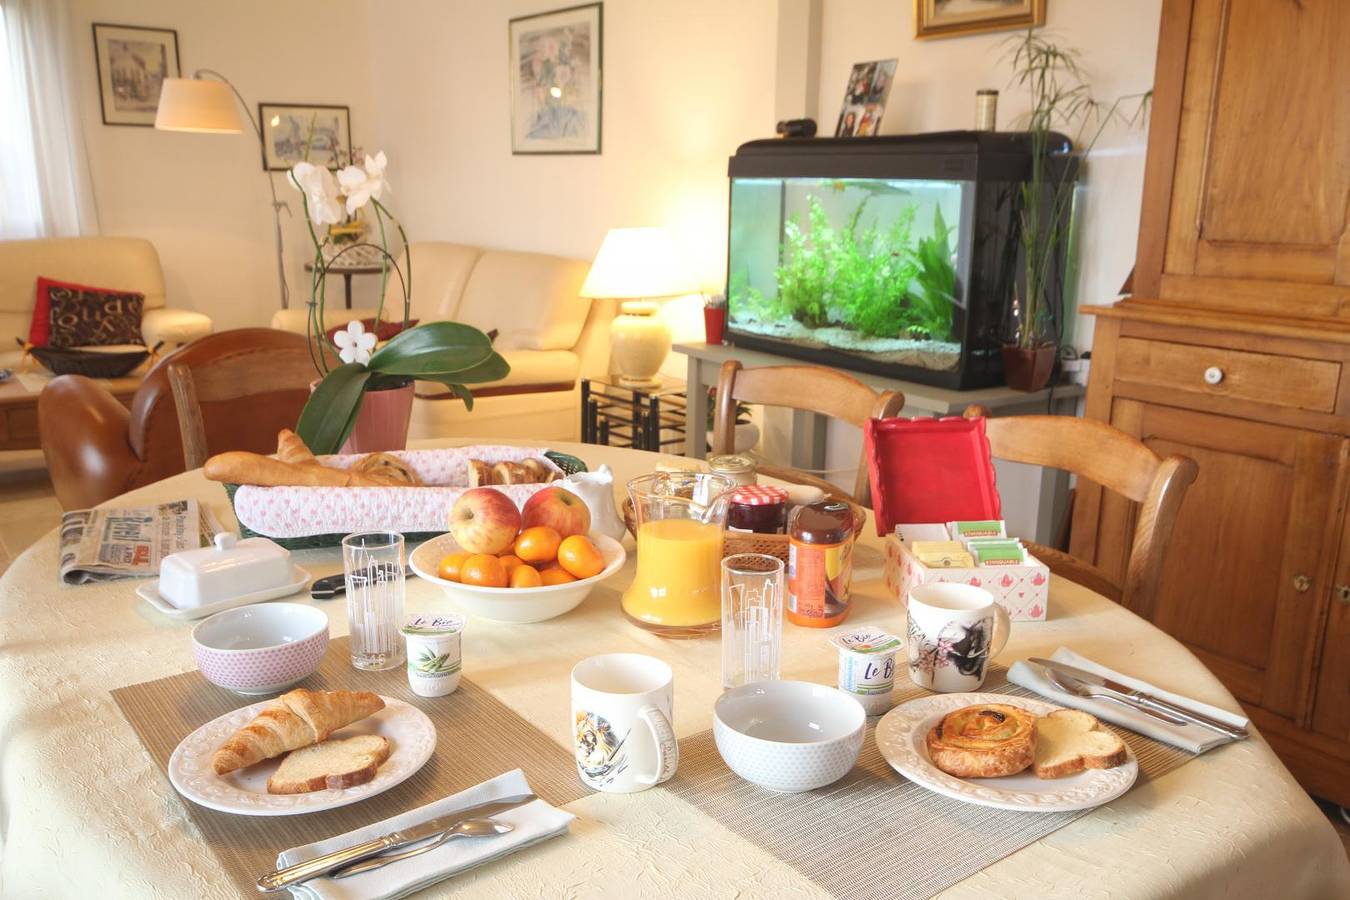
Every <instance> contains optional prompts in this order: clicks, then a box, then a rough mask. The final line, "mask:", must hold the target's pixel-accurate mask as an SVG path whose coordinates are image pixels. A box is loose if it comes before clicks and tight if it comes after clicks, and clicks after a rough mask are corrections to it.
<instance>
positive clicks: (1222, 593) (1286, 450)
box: [1101, 399, 1347, 721]
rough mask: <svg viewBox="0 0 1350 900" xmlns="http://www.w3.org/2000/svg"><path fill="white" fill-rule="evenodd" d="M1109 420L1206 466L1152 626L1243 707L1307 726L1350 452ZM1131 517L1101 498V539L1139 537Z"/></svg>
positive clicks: (1316, 436)
mask: <svg viewBox="0 0 1350 900" xmlns="http://www.w3.org/2000/svg"><path fill="white" fill-rule="evenodd" d="M1111 420H1112V424H1114V425H1115V426H1116V427H1118V428H1120V429H1122V430H1124V431H1126V432H1128V433H1130V434H1134V435H1135V436H1137V437H1139V438H1140V439H1141V440H1143V441H1144V443H1145V444H1147V445H1148V446H1149V447H1151V448H1152V449H1153V450H1154V451H1155V452H1157V453H1159V454H1162V455H1164V456H1165V455H1167V454H1170V453H1180V454H1183V455H1185V456H1189V457H1191V458H1192V459H1194V460H1195V461H1196V462H1197V463H1198V464H1199V466H1200V471H1199V475H1198V476H1197V477H1196V480H1195V483H1194V484H1192V485H1191V487H1190V490H1189V491H1188V492H1187V494H1186V499H1185V502H1184V503H1183V504H1182V507H1181V512H1180V514H1179V516H1178V519H1177V523H1176V527H1175V530H1174V531H1173V535H1172V541H1171V544H1170V545H1169V547H1168V552H1167V561H1166V565H1165V568H1164V570H1163V578H1162V584H1161V589H1160V593H1159V598H1158V601H1157V604H1156V607H1155V610H1154V614H1153V622H1154V624H1156V625H1157V626H1158V627H1160V628H1162V629H1163V630H1164V631H1166V632H1167V633H1168V634H1171V635H1172V636H1173V637H1175V638H1177V639H1178V640H1180V641H1182V642H1183V643H1185V644H1186V645H1187V646H1188V647H1190V648H1191V650H1192V651H1193V652H1195V654H1196V655H1197V656H1199V657H1200V658H1201V659H1202V660H1203V661H1204V662H1205V664H1206V665H1208V666H1209V667H1210V668H1211V669H1212V670H1213V671H1214V673H1215V674H1216V675H1218V676H1219V678H1220V679H1222V680H1223V682H1224V683H1225V684H1226V685H1227V686H1228V689H1229V690H1231V691H1232V692H1233V693H1234V694H1235V695H1237V697H1238V698H1239V699H1241V700H1243V701H1244V702H1247V703H1252V704H1256V705H1258V706H1261V707H1262V708H1264V709H1266V710H1269V711H1270V712H1273V713H1276V714H1278V715H1281V716H1284V717H1286V718H1289V719H1291V720H1294V721H1300V720H1302V719H1304V718H1306V713H1307V710H1308V708H1309V705H1310V702H1309V701H1310V695H1311V687H1312V685H1311V678H1312V672H1313V663H1312V661H1313V659H1314V657H1315V652H1316V647H1317V644H1318V641H1317V638H1318V628H1319V624H1320V617H1321V614H1322V612H1323V611H1324V610H1325V608H1326V603H1327V601H1328V599H1329V593H1330V584H1329V582H1330V575H1331V571H1330V570H1331V556H1332V554H1331V553H1329V552H1327V549H1326V548H1328V547H1331V546H1333V544H1334V541H1335V539H1336V535H1335V534H1334V533H1333V532H1334V528H1335V525H1336V522H1334V521H1333V519H1335V518H1336V516H1337V515H1338V513H1339V507H1338V504H1339V501H1338V500H1335V499H1334V497H1336V496H1337V490H1338V483H1339V481H1340V480H1341V479H1342V478H1343V477H1344V475H1343V470H1344V469H1345V468H1346V466H1345V462H1344V457H1345V455H1346V445H1347V442H1346V441H1345V440H1344V439H1342V438H1338V437H1334V436H1331V435H1326V434H1321V433H1317V432H1311V431H1302V430H1299V429H1295V428H1285V427H1282V426H1278V425H1270V424H1265V423H1260V422H1251V421H1246V420H1242V419H1233V418H1228V417H1224V416H1215V415H1210V414H1208V413H1201V412H1195V411H1192V410H1186V409H1177V408H1173V407H1169V406H1161V405H1157V404H1152V403H1142V402H1139V401H1135V400H1126V399H1117V400H1116V401H1115V402H1114V403H1113V405H1112V419H1111ZM1127 507H1128V504H1125V503H1124V502H1123V501H1121V500H1120V498H1118V497H1113V496H1110V495H1108V496H1107V497H1104V498H1103V502H1102V513H1103V522H1102V525H1101V529H1102V531H1101V536H1102V538H1101V539H1107V540H1110V542H1111V543H1115V542H1117V541H1118V540H1119V538H1114V537H1109V536H1112V535H1117V534H1119V535H1128V534H1130V533H1131V532H1130V530H1129V529H1132V526H1133V520H1132V517H1133V510H1132V509H1129V508H1127ZM1122 529H1124V530H1122Z"/></svg>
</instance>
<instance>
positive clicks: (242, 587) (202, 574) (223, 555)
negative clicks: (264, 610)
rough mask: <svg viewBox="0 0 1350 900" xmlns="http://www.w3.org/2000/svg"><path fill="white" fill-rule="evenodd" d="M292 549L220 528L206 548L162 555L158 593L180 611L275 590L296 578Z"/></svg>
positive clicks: (265, 539) (264, 539)
mask: <svg viewBox="0 0 1350 900" xmlns="http://www.w3.org/2000/svg"><path fill="white" fill-rule="evenodd" d="M295 576H296V572H295V566H293V565H292V564H291V553H290V551H289V550H286V549H285V548H283V547H280V546H278V545H277V544H275V543H273V542H272V541H270V540H268V539H267V538H246V539H244V540H240V539H239V538H238V537H237V536H236V535H234V534H230V533H226V532H222V533H221V534H217V535H216V536H215V541H214V543H213V544H212V546H210V547H201V548H199V549H196V550H183V551H181V552H179V553H173V554H170V555H169V556H166V557H165V558H164V559H163V561H162V562H160V565H159V584H158V586H157V590H156V592H157V594H158V595H159V597H160V598H161V599H163V600H164V601H165V602H166V603H168V604H169V605H171V606H173V607H174V608H176V609H180V610H189V609H195V608H197V607H201V606H208V605H214V604H217V603H220V602H221V601H223V600H229V599H232V598H236V597H241V596H253V595H256V594H260V593H264V592H268V591H272V590H276V589H279V588H282V587H285V586H288V585H290V584H292V583H294V582H295V580H296V577H295Z"/></svg>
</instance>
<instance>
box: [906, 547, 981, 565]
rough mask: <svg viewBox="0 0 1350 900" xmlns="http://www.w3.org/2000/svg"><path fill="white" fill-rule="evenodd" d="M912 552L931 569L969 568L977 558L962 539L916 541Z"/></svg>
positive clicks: (911, 549) (911, 548)
mask: <svg viewBox="0 0 1350 900" xmlns="http://www.w3.org/2000/svg"><path fill="white" fill-rule="evenodd" d="M910 552H912V553H913V554H914V558H915V559H917V560H918V561H919V562H921V563H923V564H924V565H925V566H927V567H928V568H930V569H956V568H966V569H968V568H971V567H972V566H974V565H975V558H974V557H973V556H971V554H970V552H969V551H968V550H966V548H965V547H964V546H962V544H961V543H960V541H915V542H914V543H913V544H911V545H910Z"/></svg>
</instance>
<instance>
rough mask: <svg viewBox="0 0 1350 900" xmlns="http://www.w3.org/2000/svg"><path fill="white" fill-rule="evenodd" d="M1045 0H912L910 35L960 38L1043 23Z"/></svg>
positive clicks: (924, 37)
mask: <svg viewBox="0 0 1350 900" xmlns="http://www.w3.org/2000/svg"><path fill="white" fill-rule="evenodd" d="M1045 4H1046V0H914V37H915V38H918V39H920V40H924V39H928V38H946V37H962V36H964V35H968V34H984V33H986V32H990V31H1011V30H1013V29H1017V28H1027V27H1039V26H1041V25H1044V24H1045Z"/></svg>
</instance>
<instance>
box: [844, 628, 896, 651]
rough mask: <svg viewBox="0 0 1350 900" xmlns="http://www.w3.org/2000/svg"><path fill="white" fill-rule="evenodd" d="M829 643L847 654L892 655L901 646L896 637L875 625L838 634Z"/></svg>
mask: <svg viewBox="0 0 1350 900" xmlns="http://www.w3.org/2000/svg"><path fill="white" fill-rule="evenodd" d="M830 643H831V644H834V645H835V646H836V647H838V648H839V649H840V650H843V651H846V652H848V653H892V652H894V651H895V650H896V649H897V648H899V647H900V646H901V641H900V639H899V638H898V637H896V636H895V635H893V634H887V633H886V632H884V631H882V630H881V629H880V628H878V627H876V626H875V625H861V626H859V627H857V628H854V629H852V630H850V631H844V632H840V633H839V634H836V635H834V636H833V637H831V638H830Z"/></svg>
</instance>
